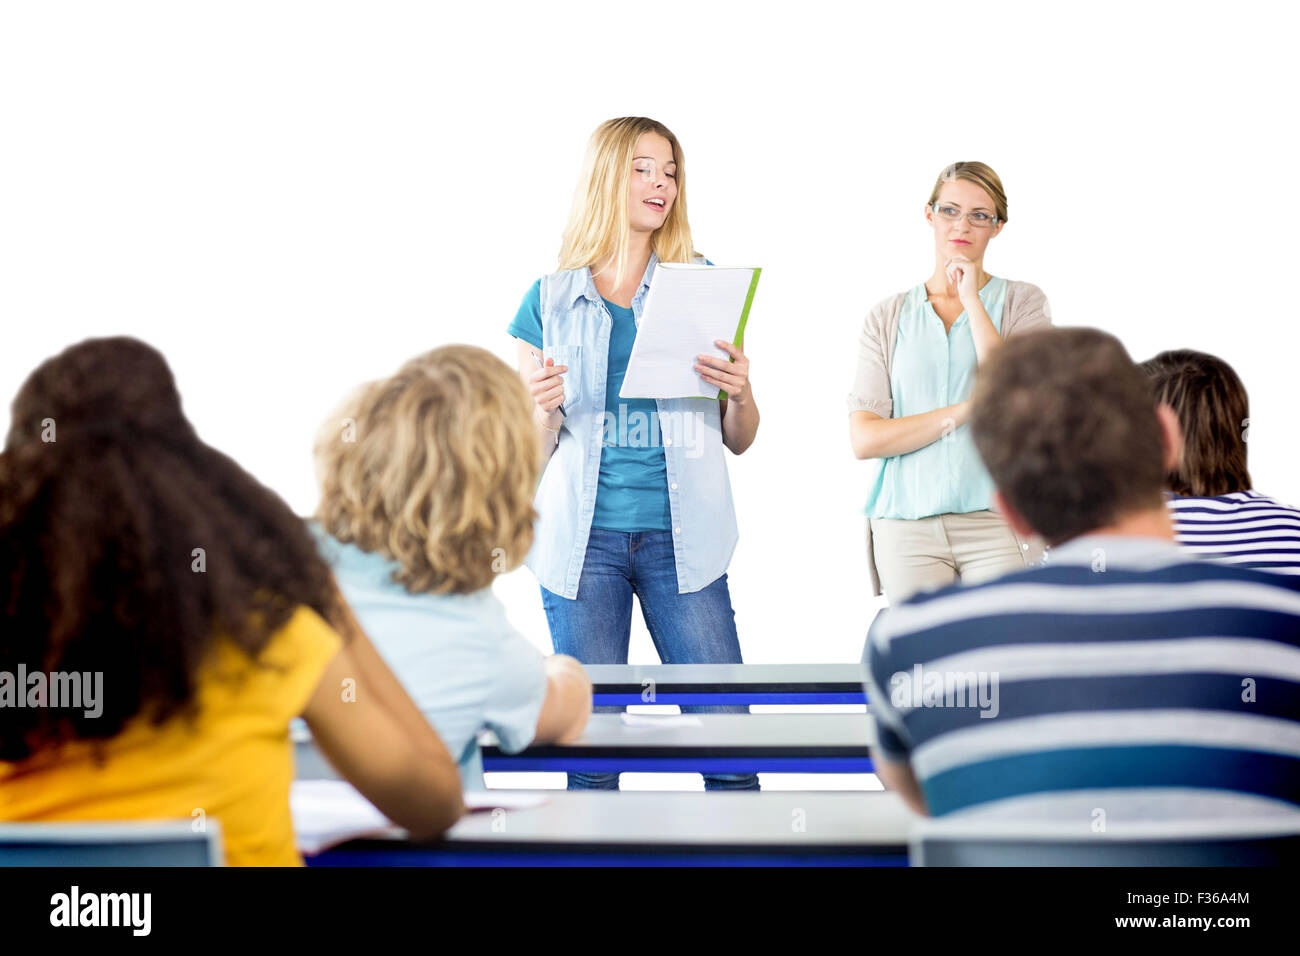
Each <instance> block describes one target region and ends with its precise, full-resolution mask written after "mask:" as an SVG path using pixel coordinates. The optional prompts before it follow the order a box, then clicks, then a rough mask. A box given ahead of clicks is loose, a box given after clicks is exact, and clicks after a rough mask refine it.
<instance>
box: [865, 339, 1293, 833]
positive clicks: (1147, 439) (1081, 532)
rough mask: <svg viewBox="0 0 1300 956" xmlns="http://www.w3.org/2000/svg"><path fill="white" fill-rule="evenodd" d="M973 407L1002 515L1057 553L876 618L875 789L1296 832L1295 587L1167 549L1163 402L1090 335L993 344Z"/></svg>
mask: <svg viewBox="0 0 1300 956" xmlns="http://www.w3.org/2000/svg"><path fill="white" fill-rule="evenodd" d="M972 402H973V408H972V414H971V428H972V432H973V437H974V440H975V444H976V447H977V448H978V450H979V452H980V455H981V457H982V458H983V460H984V463H985V465H986V466H987V468H988V470H989V473H990V474H991V475H992V477H993V481H994V483H995V485H996V486H997V493H996V495H995V499H994V500H995V502H996V505H997V507H998V509H999V510H1000V511H1001V512H1002V513H1003V514H1004V515H1005V516H1006V519H1007V521H1008V522H1009V523H1010V524H1011V525H1012V527H1013V528H1014V529H1015V530H1016V531H1017V532H1019V533H1021V534H1022V535H1025V536H1028V535H1030V534H1033V533H1038V534H1041V535H1042V536H1043V537H1044V538H1045V539H1046V540H1047V542H1048V543H1049V544H1050V545H1052V546H1053V547H1052V551H1051V552H1050V559H1049V560H1047V561H1045V562H1044V565H1043V566H1042V567H1038V568H1033V569H1029V570H1025V571H1022V572H1016V573H1014V574H1010V575H1007V576H1005V577H1002V578H1000V579H998V580H995V581H989V582H985V583H982V584H976V585H963V584H956V585H952V586H950V587H945V588H942V589H940V590H937V591H933V592H929V593H926V594H921V595H918V596H916V597H914V598H912V599H911V600H909V601H906V602H904V603H902V604H900V605H898V606H896V607H892V608H889V609H887V610H885V611H883V612H882V613H881V614H880V615H879V616H878V617H877V619H876V621H875V622H874V623H873V625H872V627H871V630H870V632H869V634H868V637H867V644H866V648H865V650H864V655H863V657H864V661H865V663H866V669H867V674H868V677H867V681H866V684H867V694H868V699H869V700H870V702H871V707H872V713H873V715H874V717H875V720H876V727H877V734H878V747H877V750H876V753H875V754H874V756H875V758H876V767H877V773H878V774H879V776H880V778H881V780H882V781H883V782H884V783H885V785H886V786H887V787H889V788H890V789H892V790H896V791H898V792H899V793H900V794H901V796H902V797H903V798H904V799H905V800H906V801H907V802H908V804H909V805H911V806H912V807H913V808H914V809H916V810H918V811H919V812H922V813H926V812H928V813H930V814H933V815H936V816H939V815H946V814H962V815H964V816H968V817H970V816H978V817H979V818H981V819H1010V820H1029V819H1038V820H1056V821H1063V820H1070V819H1078V820H1079V821H1080V822H1081V824H1084V823H1086V822H1088V821H1095V820H1096V818H1097V814H1098V812H1104V813H1105V814H1106V816H1107V817H1108V818H1109V819H1111V820H1115V821H1120V820H1123V821H1136V820H1170V819H1184V820H1186V819H1207V818H1208V819H1214V818H1221V817H1243V816H1251V817H1274V816H1281V817H1285V818H1287V819H1289V820H1296V819H1300V579H1297V578H1294V577H1284V576H1282V575H1276V574H1269V573H1265V572H1261V571H1257V570H1252V569H1248V568H1243V567H1238V566H1231V565H1223V564H1215V563H1211V562H1208V561H1200V560H1197V559H1196V558H1195V557H1193V556H1191V555H1189V554H1187V553H1186V552H1184V551H1183V550H1181V549H1180V548H1179V547H1178V546H1177V544H1176V543H1175V541H1174V534H1173V527H1172V523H1171V520H1170V514H1169V510H1168V508H1167V507H1166V506H1165V504H1164V499H1163V496H1162V486H1163V479H1164V477H1165V475H1166V473H1167V472H1169V471H1170V470H1171V469H1172V468H1173V466H1174V464H1175V462H1176V459H1177V452H1178V449H1179V447H1180V445H1181V436H1180V430H1179V425H1178V420H1177V416H1176V415H1175V413H1174V411H1173V409H1172V408H1170V407H1169V406H1167V405H1156V403H1155V402H1153V400H1152V397H1151V393H1150V391H1149V389H1148V385H1147V383H1146V381H1145V379H1144V377H1143V374H1142V372H1141V371H1140V370H1139V369H1138V367H1137V366H1136V365H1134V364H1133V362H1132V361H1131V360H1130V359H1129V357H1128V354H1127V353H1126V352H1125V350H1124V347H1123V346H1122V345H1121V344H1120V342H1119V341H1118V340H1117V339H1115V338H1114V337H1113V336H1110V335H1107V334H1105V333H1103V332H1099V331H1096V330H1092V329H1084V328H1061V329H1052V330H1044V331H1040V332H1034V333H1030V334H1028V335H1024V336H1021V337H1020V338H1018V339H1011V340H1008V341H1007V342H1005V343H1003V344H1002V345H1001V346H1000V347H999V348H998V351H997V352H996V353H995V354H994V355H993V356H992V357H991V358H990V359H989V361H988V362H986V364H985V365H984V366H982V367H981V369H980V376H979V381H978V383H977V385H976V390H975V394H974V397H973V399H972Z"/></svg>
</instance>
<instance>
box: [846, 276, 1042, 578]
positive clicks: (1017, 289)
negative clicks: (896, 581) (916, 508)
mask: <svg viewBox="0 0 1300 956" xmlns="http://www.w3.org/2000/svg"><path fill="white" fill-rule="evenodd" d="M910 291H911V290H910V289H909V290H907V292H900V293H898V294H897V295H893V296H890V297H889V298H888V299H885V300H884V301H883V302H878V303H877V304H876V305H875V306H874V307H873V308H872V310H871V311H870V312H868V313H867V318H866V320H865V321H864V322H863V323H862V334H861V335H860V336H859V338H858V367H857V372H856V374H855V375H854V377H853V391H851V392H849V396H848V406H849V412H850V413H853V412H874V413H875V414H877V415H879V416H880V417H881V418H892V417H893V412H894V399H893V391H892V389H891V388H890V385H889V363H890V360H891V359H892V358H893V355H894V343H895V341H896V340H897V337H898V317H899V315H900V314H901V313H902V311H903V300H904V299H906V298H907V295H908V292H910ZM1051 324H1052V313H1051V310H1050V309H1049V308H1048V305H1047V296H1045V295H1043V290H1042V289H1040V288H1038V286H1036V285H1033V284H1032V283H1029V282H1016V281H1014V280H1012V279H1008V280H1007V293H1006V299H1005V300H1004V301H1003V303H1002V326H1001V332H1002V338H1003V339H1006V338H1008V337H1010V336H1012V335H1015V334H1016V333H1018V332H1028V331H1031V330H1033V329H1039V328H1048V327H1049V326H1051ZM867 570H868V571H869V572H870V574H871V592H872V594H873V595H877V596H878V595H880V594H883V593H884V592H883V590H882V589H881V587H880V572H879V571H877V570H876V552H875V548H874V547H873V546H872V542H871V521H870V519H868V521H867Z"/></svg>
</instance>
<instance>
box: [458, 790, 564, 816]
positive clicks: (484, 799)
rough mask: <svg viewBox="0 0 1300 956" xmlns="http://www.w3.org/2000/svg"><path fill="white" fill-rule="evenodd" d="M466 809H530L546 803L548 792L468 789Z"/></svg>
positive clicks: (465, 795) (471, 810)
mask: <svg viewBox="0 0 1300 956" xmlns="http://www.w3.org/2000/svg"><path fill="white" fill-rule="evenodd" d="M464 797H465V809H466V810H469V811H470V812H471V813H473V812H474V811H475V810H530V809H532V808H533V807H540V806H541V805H542V804H544V803H546V794H544V793H537V792H536V791H533V790H466V791H465V794H464Z"/></svg>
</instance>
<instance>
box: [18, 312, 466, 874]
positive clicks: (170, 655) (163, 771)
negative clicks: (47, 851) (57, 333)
mask: <svg viewBox="0 0 1300 956" xmlns="http://www.w3.org/2000/svg"><path fill="white" fill-rule="evenodd" d="M20 684H21V686H20ZM71 689H76V690H78V691H80V693H78V694H69V693H68V692H69V691H70V690H71ZM56 691H62V693H56ZM91 697H93V698H94V699H93V700H91V699H90V698H91ZM78 698H79V699H78ZM20 701H21V703H20ZM297 715H302V716H303V717H304V718H305V719H306V721H307V723H308V724H309V725H310V727H311V729H312V732H313V734H314V736H315V738H316V741H317V743H318V745H319V746H320V748H321V750H322V751H323V752H324V753H325V755H326V756H327V757H328V758H329V759H330V760H331V762H333V763H334V765H335V766H336V767H337V769H338V770H339V772H340V773H341V774H342V775H343V776H344V777H345V778H347V779H348V780H350V781H351V782H352V783H353V784H354V785H355V786H356V787H357V788H358V789H359V790H360V791H361V792H362V793H363V794H365V795H366V796H367V797H368V798H369V799H370V800H371V801H373V802H374V803H375V805H376V806H377V807H378V808H379V809H380V810H382V811H383V812H384V813H385V814H387V815H388V816H389V818H391V819H392V820H393V821H395V822H396V823H398V824H399V825H401V826H404V827H406V828H407V829H409V830H410V831H411V832H412V833H413V834H418V835H422V836H428V835H433V834H436V833H439V832H441V831H442V830H443V829H445V828H446V827H448V826H449V825H450V824H451V823H452V822H453V821H455V820H456V818H457V817H458V816H459V815H460V814H461V813H462V812H463V809H464V808H463V803H462V800H461V796H460V785H459V779H458V776H457V773H456V766H455V763H454V762H453V761H452V759H451V757H450V756H449V754H448V753H447V750H446V748H445V747H443V745H442V743H441V742H440V741H439V739H438V737H437V735H436V734H435V732H434V731H433V729H432V728H431V727H430V726H429V724H428V723H427V722H426V721H425V720H424V718H423V717H422V716H421V714H420V712H419V711H418V710H417V709H416V707H415V705H414V704H413V703H412V702H411V700H410V698H409V697H407V695H406V693H405V692H404V691H403V689H402V687H401V685H400V684H399V683H398V682H397V680H396V678H394V677H393V675H392V673H391V672H390V671H389V670H388V669H387V667H386V666H385V665H384V664H383V662H382V660H381V659H380V658H379V656H378V655H377V654H376V653H375V651H374V649H373V647H372V646H371V645H370V642H369V641H368V640H367V638H366V637H365V635H364V634H363V633H362V632H361V629H360V628H359V627H357V626H356V624H355V620H354V619H353V618H352V616H351V613H350V611H349V610H348V608H347V606H346V604H345V603H344V602H343V600H342V599H341V597H340V596H339V594H338V590H337V588H336V587H335V585H334V582H333V578H332V577H331V575H330V571H329V568H328V567H327V565H326V564H325V563H324V562H323V561H322V560H321V558H320V557H319V556H318V554H317V551H316V546H315V542H314V541H313V540H312V537H311V535H310V533H309V531H308V530H307V527H306V526H305V524H304V522H303V521H302V520H301V519H300V518H298V517H296V516H295V515H294V514H293V513H292V512H291V511H290V510H289V508H288V506H286V505H285V504H284V502H283V501H282V500H281V499H280V498H279V497H277V496H276V495H275V494H274V493H273V492H272V491H270V490H269V489H267V488H266V487H264V486H263V485H261V484H259V483H258V482H257V481H256V480H255V479H254V478H253V477H251V476H250V475H249V474H248V473H247V472H245V471H244V470H243V469H241V468H240V467H239V466H238V465H237V464H236V463H235V462H234V461H232V460H231V459H230V458H228V457H226V456H225V455H223V454H221V453H220V452H218V451H216V450H215V449H213V448H211V447H209V446H208V445H206V444H204V443H203V442H202V441H201V440H200V439H199V437H198V435H197V434H196V433H195V431H194V429H193V427H192V426H191V425H190V423H189V422H188V421H187V420H186V418H185V416H184V414H183V413H182V411H181V403H180V396H179V394H178V393H177V390H176V386H175V383H174V381H173V379H172V374H171V371H170V369H169V368H168V367H167V364H166V362H165V361H164V359H163V357H162V356H161V355H160V354H159V353H158V352H157V351H155V350H154V349H153V348H151V347H149V346H148V345H145V344H144V343H142V342H139V341H136V340H134V339H128V338H113V339H94V340H90V341H87V342H83V343H81V344H80V345H76V346H73V347H72V348H69V349H67V350H66V351H65V352H63V353H62V354H61V355H58V356H56V357H55V358H52V359H50V360H48V361H46V362H45V363H44V364H43V365H41V366H40V367H39V368H37V369H36V371H35V372H33V373H32V375H31V376H30V377H29V378H28V380H27V382H26V383H25V384H24V385H23V387H22V389H21V390H20V391H19V393H18V396H17V398H15V400H14V403H13V420H12V424H11V428H10V431H9V437H8V441H7V443H6V446H5V450H4V452H3V454H0V820H11V821H17V820H27V821H36V820H46V821H52V820H116V819H133V818H134V819H139V818H152V819H157V818H176V817H180V818H187V819H188V818H204V819H206V818H207V817H212V818H215V819H218V820H220V822H221V826H222V833H223V838H224V843H225V850H226V858H227V861H228V862H229V863H231V864H296V863H300V862H301V860H300V858H299V856H298V854H297V852H296V850H295V848H294V844H293V830H292V826H291V821H290V816H289V800H288V796H289V784H290V782H291V780H292V778H293V760H292V750H291V745H290V741H289V733H288V728H289V721H290V719H291V718H293V717H294V716H297Z"/></svg>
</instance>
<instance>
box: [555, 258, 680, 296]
mask: <svg viewBox="0 0 1300 956" xmlns="http://www.w3.org/2000/svg"><path fill="white" fill-rule="evenodd" d="M658 262H659V256H658V255H656V254H655V252H654V251H653V250H652V251H651V252H650V261H649V262H647V263H646V267H645V272H643V273H642V274H641V286H640V288H639V289H637V295H638V296H639V295H641V294H642V293H644V292H645V290H646V289H648V288H650V278H651V276H653V275H654V271H655V265H656V264H657V263H658ZM583 273H584V275H583V279H584V281H583V282H582V283H580V284H579V286H578V287H577V288H575V290H574V295H573V301H574V302H577V301H578V299H584V298H585V299H586V300H587V301H588V302H599V301H600V293H599V292H597V291H596V280H595V279H593V278H592V277H591V269H590V267H588V268H587V269H584V270H583ZM633 298H635V296H634V297H633Z"/></svg>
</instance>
